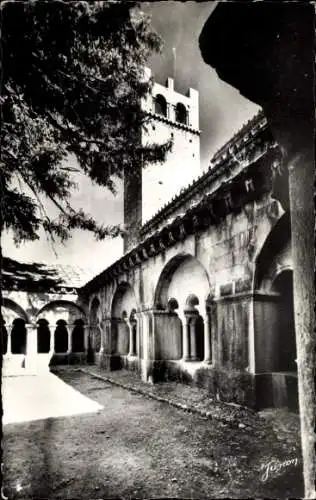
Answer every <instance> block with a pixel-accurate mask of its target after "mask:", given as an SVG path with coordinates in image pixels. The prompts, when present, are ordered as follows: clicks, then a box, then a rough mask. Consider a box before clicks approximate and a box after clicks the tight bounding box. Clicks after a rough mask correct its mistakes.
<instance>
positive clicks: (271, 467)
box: [260, 458, 298, 482]
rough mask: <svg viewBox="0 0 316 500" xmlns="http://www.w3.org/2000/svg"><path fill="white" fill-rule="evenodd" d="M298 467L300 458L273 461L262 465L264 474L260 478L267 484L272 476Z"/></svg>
mask: <svg viewBox="0 0 316 500" xmlns="http://www.w3.org/2000/svg"><path fill="white" fill-rule="evenodd" d="M297 465H298V458H290V459H288V460H283V461H281V460H277V459H272V460H270V462H268V463H265V464H262V465H261V470H263V473H262V475H261V477H260V479H261V481H263V482H265V481H267V479H268V478H269V477H270V476H273V475H275V474H277V473H278V472H280V471H282V470H284V469H286V468H287V467H292V466H295V467H296V466H297Z"/></svg>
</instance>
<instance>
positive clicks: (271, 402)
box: [253, 213, 298, 409]
mask: <svg viewBox="0 0 316 500" xmlns="http://www.w3.org/2000/svg"><path fill="white" fill-rule="evenodd" d="M253 306H254V307H253V311H254V317H253V319H254V323H253V324H254V363H253V364H254V372H255V374H256V400H257V401H256V406H257V407H258V408H263V407H269V406H271V407H286V406H287V407H290V408H292V409H297V405H298V402H297V394H298V393H297V368H296V362H295V360H296V341H295V323H294V313H293V276H292V249H291V227H290V220H289V215H288V214H287V213H285V214H284V215H283V216H282V217H281V218H280V219H279V220H278V222H277V223H276V224H275V225H274V227H273V228H272V230H271V231H270V233H269V235H268V236H267V238H266V240H265V242H264V244H263V247H262V249H261V251H260V253H259V255H258V257H257V259H256V269H255V276H254V304H253Z"/></svg>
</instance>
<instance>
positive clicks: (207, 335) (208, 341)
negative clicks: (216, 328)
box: [202, 311, 212, 364]
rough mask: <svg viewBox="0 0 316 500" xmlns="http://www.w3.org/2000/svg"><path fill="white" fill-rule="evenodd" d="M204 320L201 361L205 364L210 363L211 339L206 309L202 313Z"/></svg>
mask: <svg viewBox="0 0 316 500" xmlns="http://www.w3.org/2000/svg"><path fill="white" fill-rule="evenodd" d="M202 318H203V322H204V359H203V362H204V363H207V364H211V363H212V343H211V342H212V339H211V331H210V317H209V313H208V311H205V312H204V314H202Z"/></svg>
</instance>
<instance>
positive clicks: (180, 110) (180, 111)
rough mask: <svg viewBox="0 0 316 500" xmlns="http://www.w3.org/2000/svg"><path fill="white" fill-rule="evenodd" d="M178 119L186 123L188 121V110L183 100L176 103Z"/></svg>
mask: <svg viewBox="0 0 316 500" xmlns="http://www.w3.org/2000/svg"><path fill="white" fill-rule="evenodd" d="M176 121H177V122H179V123H184V124H186V123H187V110H186V107H185V105H184V104H182V103H181V102H178V104H177V105H176Z"/></svg>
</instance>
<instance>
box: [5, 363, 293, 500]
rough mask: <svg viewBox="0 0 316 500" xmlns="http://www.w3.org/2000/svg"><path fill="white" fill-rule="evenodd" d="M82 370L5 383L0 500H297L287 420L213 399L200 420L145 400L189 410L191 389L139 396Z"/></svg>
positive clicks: (159, 388)
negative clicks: (181, 403)
mask: <svg viewBox="0 0 316 500" xmlns="http://www.w3.org/2000/svg"><path fill="white" fill-rule="evenodd" d="M93 369H95V367H93ZM89 370H90V368H89V367H88V368H87V369H86V371H85V372H83V371H82V370H78V369H62V370H59V371H58V372H57V375H53V374H48V375H46V378H45V377H44V379H45V380H40V377H8V378H7V380H6V381H5V383H4V385H3V403H4V420H3V423H4V426H3V474H4V488H3V494H4V498H5V497H8V498H10V499H28V498H33V499H34V498H49V499H67V498H80V499H101V498H111V497H112V498H113V497H115V498H158V497H160V498H224V497H229V498H264V497H265V498H286V497H289V496H290V497H296V498H298V497H301V496H302V494H303V490H302V477H301V454H300V443H299V422H298V416H297V415H296V414H293V413H290V412H287V411H286V410H275V409H274V410H264V411H262V412H259V413H255V412H253V411H250V410H247V409H244V408H240V407H239V408H237V407H236V408H234V407H233V406H231V407H229V406H228V405H225V404H224V403H219V402H214V403H213V405H214V408H215V407H216V411H217V414H216V418H207V417H205V416H203V415H200V414H199V413H197V412H196V413H195V412H193V411H184V410H183V409H181V408H177V407H175V406H173V405H172V404H167V403H165V402H163V401H161V400H160V401H158V400H155V399H154V397H155V396H156V397H158V398H159V397H161V396H166V394H168V398H169V399H170V400H171V401H174V400H175V397H176V395H177V394H179V395H182V397H183V398H185V400H186V403H187V407H192V408H193V409H194V408H195V409H196V408H197V407H198V406H199V404H200V403H199V402H198V401H197V400H194V397H195V394H196V392H195V388H194V387H192V389H191V388H190V387H189V386H185V385H181V384H176V383H170V384H167V385H166V384H165V385H164V384H157V385H156V386H154V387H155V389H154V390H152V391H151V394H154V396H153V397H150V398H148V397H146V395H145V394H140V393H137V392H136V390H127V389H125V388H123V387H120V386H119V385H118V384H120V383H122V374H119V372H118V375H117V377H118V378H117V379H116V380H115V372H112V373H111V375H110V376H111V377H113V381H114V383H113V381H112V382H111V383H110V382H109V381H107V380H106V378H104V379H103V380H102V379H101V377H99V378H97V376H94V375H93V370H90V373H89ZM50 377H52V378H50ZM128 377H129V380H127V378H128ZM10 379H11V380H10ZM135 380H136V379H135V378H134V379H133V374H130V375H129V376H128V375H127V376H125V380H124V383H125V385H126V384H127V382H129V385H131V383H133V382H135ZM49 381H50V382H49ZM18 384H20V390H19V391H18V392H17V391H16V389H17V385H18ZM32 384H33V389H32V387H31V386H32ZM122 385H123V383H122ZM40 387H43V388H44V389H40ZM14 393H15V400H16V402H15V406H12V405H13V401H14V397H13V394H14ZM45 394H46V396H44V395H45ZM17 396H18V397H17ZM28 398H29V401H30V404H29V406H30V408H29V409H27V408H25V407H26V405H27V399H28ZM48 401H50V404H48ZM8 402H10V407H9V406H6V404H7V403H8ZM19 405H20V406H19ZM21 407H23V408H24V410H23V412H21ZM209 407H210V408H211V407H212V403H211V402H210V403H209ZM41 408H45V411H46V413H45V414H44V413H43V411H42V410H41ZM57 408H58V410H57ZM214 411H215V410H214ZM210 413H212V411H211V412H210ZM22 414H23V415H24V417H23V416H21V415H22ZM213 414H214V415H215V413H214V412H213ZM228 414H230V415H233V416H234V418H233V419H231V422H230V423H229V419H228V418H227V415H228ZM222 416H223V418H222ZM224 417H225V418H224Z"/></svg>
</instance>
